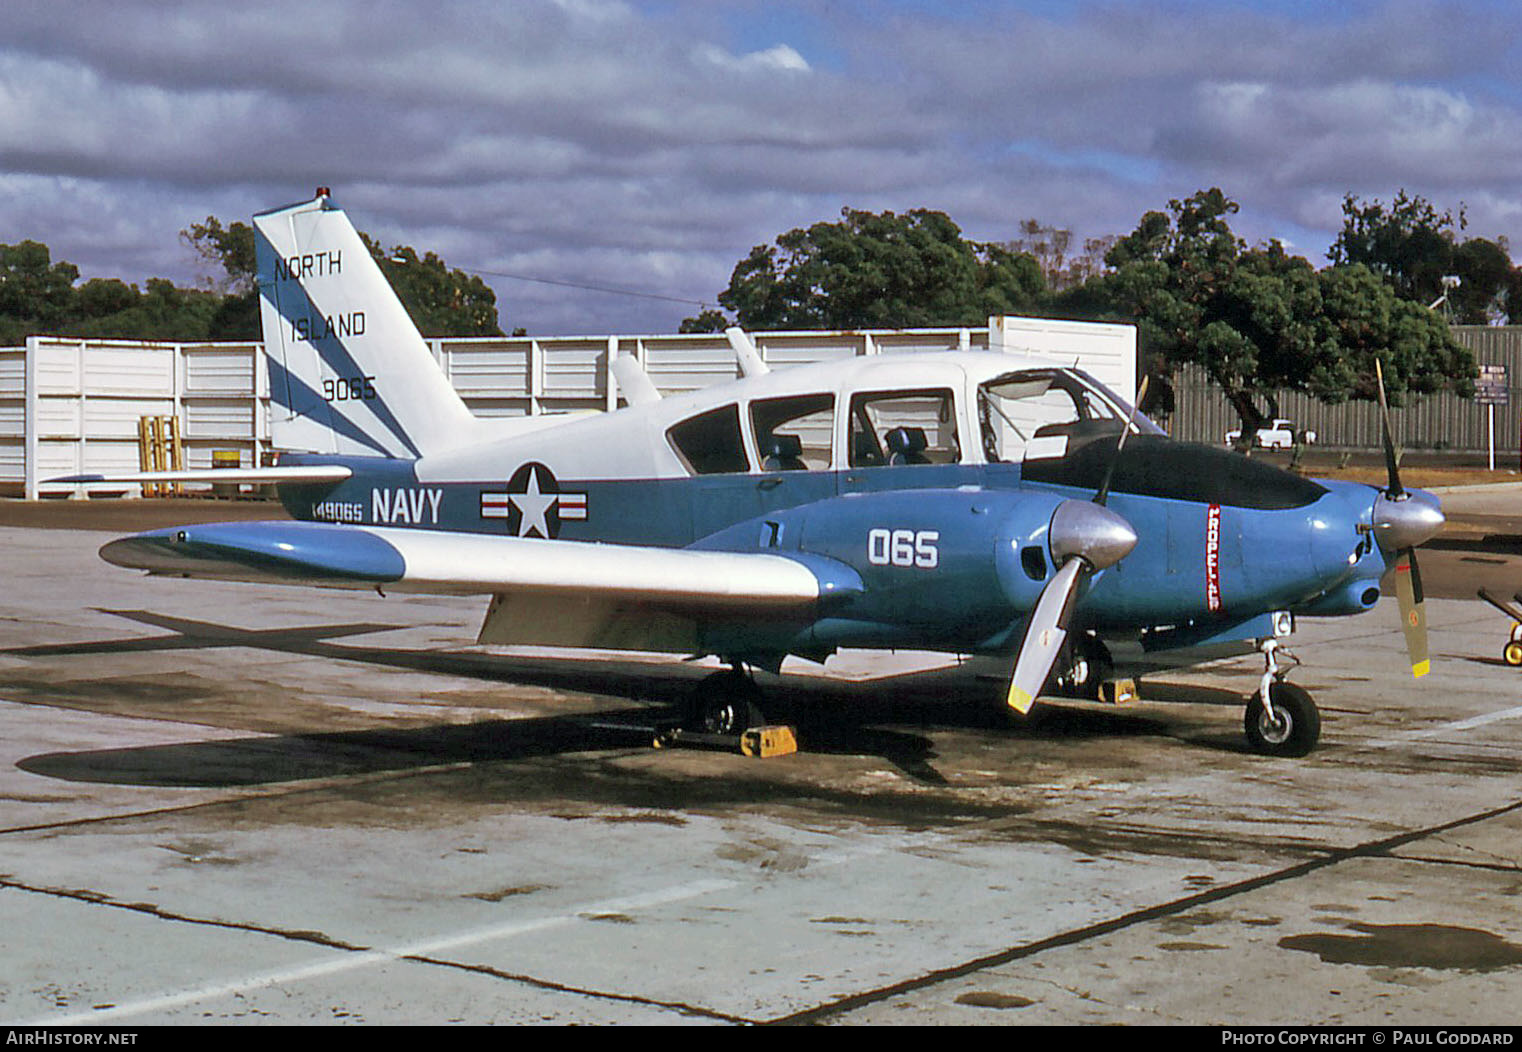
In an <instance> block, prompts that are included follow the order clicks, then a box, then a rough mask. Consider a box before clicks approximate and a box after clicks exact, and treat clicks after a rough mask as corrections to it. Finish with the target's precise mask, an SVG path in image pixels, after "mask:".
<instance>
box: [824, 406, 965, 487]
mask: <svg viewBox="0 0 1522 1052" xmlns="http://www.w3.org/2000/svg"><path fill="white" fill-rule="evenodd" d="M850 449H851V466H852V467H853V468H870V467H888V466H895V465H902V464H956V463H958V462H960V461H961V459H962V447H961V445H960V444H959V443H958V441H957V420H956V402H955V400H954V399H953V398H952V395H951V392H950V391H949V390H925V391H881V392H875V393H871V394H858V395H856V396H855V397H854V398H852V399H851V437H850Z"/></svg>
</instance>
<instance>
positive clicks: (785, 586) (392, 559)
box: [100, 522, 861, 611]
mask: <svg viewBox="0 0 1522 1052" xmlns="http://www.w3.org/2000/svg"><path fill="white" fill-rule="evenodd" d="M100 554H101V557H102V558H103V559H105V560H106V561H107V562H110V563H114V564H116V565H118V566H125V567H129V568H132V569H141V570H147V571H149V572H150V573H156V574H173V575H178V576H185V577H206V578H213V579H219V580H241V581H267V582H276V583H286V584H307V585H319V586H327V587H339V588H343V587H348V588H371V587H377V586H379V587H382V588H386V589H388V590H395V591H400V592H422V593H432V594H448V595H484V594H491V595H495V594H499V593H529V594H535V593H537V594H544V595H562V596H577V595H590V596H597V597H600V598H604V599H624V600H631V601H638V602H644V603H656V604H659V605H661V606H662V607H664V608H667V609H673V608H674V609H690V610H694V611H722V610H725V609H735V610H754V609H756V608H758V607H760V608H766V607H771V608H778V609H785V608H788V607H798V606H803V605H807V604H812V603H814V602H817V601H818V600H819V599H820V598H821V596H826V595H827V596H830V597H843V596H847V595H851V594H854V593H858V592H860V590H861V580H860V578H859V577H857V576H856V574H855V571H853V570H851V568H850V567H848V566H846V565H845V564H843V563H834V562H833V561H830V560H821V559H819V558H817V557H808V562H807V565H806V564H805V562H804V561H802V560H800V559H793V558H789V557H787V556H785V555H779V554H772V553H767V552H723V551H694V550H692V549H673V548H651V547H643V546H636V545H623V544H594V543H589V542H583V541H548V540H538V539H530V538H520V537H499V536H491V535H485V534H472V533H447V532H442V531H434V530H404V529H394V528H388V527H360V526H341V525H334V524H328V523H314V522H251V523H213V524H210V525H205V526H182V527H178V528H173V529H167V530H153V531H151V532H148V533H142V534H138V535H136V536H134V537H126V538H122V539H121V540H116V541H112V542H110V543H109V544H107V545H105V546H104V547H103V548H101V550H100Z"/></svg>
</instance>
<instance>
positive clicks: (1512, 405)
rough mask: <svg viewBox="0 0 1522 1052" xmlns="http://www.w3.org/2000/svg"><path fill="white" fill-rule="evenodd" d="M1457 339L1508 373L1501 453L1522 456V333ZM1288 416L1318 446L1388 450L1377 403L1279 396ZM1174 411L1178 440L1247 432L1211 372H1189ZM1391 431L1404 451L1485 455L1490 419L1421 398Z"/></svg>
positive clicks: (1475, 329)
mask: <svg viewBox="0 0 1522 1052" xmlns="http://www.w3.org/2000/svg"><path fill="white" fill-rule="evenodd" d="M1452 332H1453V336H1454V339H1455V340H1457V341H1458V343H1459V344H1460V345H1461V346H1464V347H1467V348H1469V350H1471V351H1472V352H1473V353H1474V356H1475V359H1476V361H1477V362H1478V363H1479V364H1482V365H1505V366H1506V367H1507V377H1508V384H1509V402H1508V404H1507V405H1504V406H1497V407H1496V410H1495V436H1496V448H1497V451H1498V453H1499V452H1500V451H1503V450H1505V451H1512V450H1515V449H1517V447H1518V442H1519V434H1522V431H1519V428H1522V404H1519V402H1522V326H1515V325H1507V326H1484V325H1456V326H1454V327H1453V329H1452ZM1278 395H1279V410H1280V413H1281V415H1283V416H1285V417H1287V418H1289V419H1290V420H1292V421H1294V424H1295V427H1296V428H1297V429H1298V428H1308V429H1310V430H1312V431H1314V432H1316V443H1317V445H1321V446H1327V447H1330V448H1333V449H1352V450H1372V449H1378V448H1380V446H1381V445H1382V443H1383V439H1382V437H1381V427H1380V421H1379V408H1378V405H1377V404H1376V403H1374V402H1366V401H1365V402H1351V401H1350V402H1344V403H1341V404H1337V405H1327V404H1325V403H1322V402H1320V401H1318V400H1317V399H1315V398H1313V397H1311V396H1310V395H1307V394H1302V393H1299V392H1295V391H1280V392H1279V393H1278ZM1174 398H1175V406H1174V413H1173V416H1172V418H1171V419H1170V420H1169V430H1170V431H1171V432H1172V434H1173V435H1174V437H1175V438H1181V439H1185V440H1187V441H1192V442H1208V443H1212V444H1220V443H1222V442H1224V441H1225V435H1226V432H1227V431H1232V430H1235V429H1237V428H1239V427H1240V426H1241V423H1240V421H1239V420H1238V418H1237V414H1236V411H1235V410H1233V409H1232V408H1231V406H1230V405H1229V404H1228V403H1227V401H1226V398H1225V396H1224V395H1222V394H1221V392H1220V389H1219V388H1218V387H1216V386H1215V385H1214V384H1213V383H1211V382H1210V379H1209V377H1207V376H1206V374H1205V371H1204V370H1203V369H1201V368H1199V367H1198V366H1188V367H1186V368H1184V369H1182V370H1180V371H1179V373H1178V374H1176V376H1175V377H1174ZM1390 417H1391V425H1392V427H1393V428H1394V429H1395V433H1396V440H1397V441H1398V442H1399V443H1400V445H1401V446H1402V447H1403V448H1405V449H1411V450H1432V451H1438V452H1459V453H1469V454H1474V453H1484V452H1485V451H1486V449H1487V443H1488V441H1489V436H1490V430H1489V426H1488V423H1489V413H1488V412H1487V410H1486V407H1485V406H1482V405H1479V404H1478V403H1476V402H1475V401H1474V400H1473V399H1468V398H1460V397H1459V396H1457V395H1455V394H1452V393H1450V392H1441V393H1438V394H1433V395H1415V396H1411V397H1409V398H1407V399H1406V402H1405V405H1403V406H1393V405H1392V406H1391V412H1390Z"/></svg>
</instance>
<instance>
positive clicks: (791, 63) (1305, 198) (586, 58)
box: [0, 0, 1522, 334]
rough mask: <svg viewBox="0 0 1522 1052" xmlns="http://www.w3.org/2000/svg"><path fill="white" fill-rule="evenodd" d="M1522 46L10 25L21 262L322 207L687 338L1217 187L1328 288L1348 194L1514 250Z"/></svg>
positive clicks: (852, 30) (1517, 26) (1241, 219)
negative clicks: (781, 243)
mask: <svg viewBox="0 0 1522 1052" xmlns="http://www.w3.org/2000/svg"><path fill="white" fill-rule="evenodd" d="M1519 32H1522V10H1519V9H1517V8H1516V7H1515V6H1514V5H1513V4H1510V3H1506V2H1495V3H1490V2H1473V3H1469V2H1462V0H1460V2H1446V3H1435V2H1434V3H1415V2H1407V0H1392V2H1382V0H1372V2H1359V0H1351V2H1349V0H1343V2H1341V3H1335V4H1333V3H1324V2H1319V0H1304V2H1297V0H1287V2H1278V3H1272V2H1268V0H1261V2H1251V3H1235V4H1227V3H1221V2H1211V3H1207V2H1203V0H1167V2H1154V3H1122V2H1114V0H1111V2H1084V0H1076V2H1072V3H1058V2H1055V0H1008V2H995V0H962V2H960V3H954V4H946V3H944V2H941V0H935V2H932V0H877V2H867V0H829V2H824V0H769V2H767V0H755V2H741V0H511V2H509V0H497V2H488V0H479V2H466V0H462V2H457V3H452V2H449V0H431V2H428V3H423V2H421V0H409V2H403V0H332V2H329V0H300V2H295V0H292V2H272V3H261V2H258V0H246V2H244V3H241V4H228V3H226V2H225V0H219V2H215V3H193V2H184V3H169V2H152V3H150V2H134V0H99V2H97V0H48V2H33V0H5V3H4V4H3V6H0V242H7V243H13V242H16V241H19V240H22V239H24V238H33V239H36V240H40V241H44V242H46V243H47V244H48V245H49V246H51V247H52V249H53V253H54V258H55V259H58V258H62V259H67V260H69V261H71V262H73V263H75V264H76V265H78V266H79V267H80V269H81V271H82V273H83V275H84V276H85V277H87V278H88V277H120V278H123V279H125V280H127V281H132V282H141V281H143V280H145V279H146V278H148V277H152V276H163V277H169V278H173V279H175V280H176V281H179V282H181V283H192V282H194V281H195V280H196V279H197V276H198V273H199V272H198V264H197V261H196V260H195V258H194V257H193V255H192V253H191V252H190V251H189V249H188V248H186V247H185V246H184V245H183V244H182V243H181V242H180V241H179V239H178V237H177V234H178V232H179V231H180V230H182V229H184V228H185V227H187V226H188V225H190V224H191V223H192V222H195V221H198V220H200V219H203V218H204V217H206V216H207V215H216V216H218V217H220V218H222V219H223V220H224V221H228V222H230V221H232V220H236V219H244V220H246V219H247V217H248V216H249V215H250V214H251V213H253V212H255V211H258V210H261V209H264V208H269V207H274V206H277V205H282V204H286V203H289V202H292V201H296V200H301V199H304V198H306V197H308V196H310V194H311V191H312V189H313V188H314V187H316V186H318V185H327V186H331V187H333V190H334V196H335V199H336V200H337V201H338V202H339V203H340V204H342V205H343V206H344V207H345V208H346V209H347V210H348V211H349V214H350V216H351V217H352V218H353V219H354V221H355V222H356V224H357V225H358V226H359V227H360V228H361V229H364V230H368V231H370V232H371V233H373V234H375V235H377V236H378V237H380V238H381V239H382V241H384V242H385V243H387V244H395V243H406V244H411V245H414V246H416V247H417V248H419V249H420V250H425V249H431V250H434V251H437V252H439V253H440V254H441V255H443V256H444V258H445V259H446V260H447V261H448V262H449V263H450V264H451V265H453V266H459V267H463V268H466V269H471V270H476V271H480V272H490V273H487V274H485V275H484V276H486V277H487V280H488V281H490V283H491V284H492V285H493V287H494V288H495V289H496V290H497V294H498V303H499V309H500V314H501V318H502V322H503V325H504V327H507V328H512V327H516V326H524V327H526V328H527V329H528V330H529V331H530V332H531V333H535V334H555V333H609V332H626V333H634V332H669V331H673V330H674V329H675V327H676V326H677V324H678V323H679V322H680V320H681V319H682V318H683V317H684V316H687V315H690V314H694V313H696V312H697V311H698V310H699V309H701V307H700V303H701V302H702V301H707V302H709V303H712V302H713V301H714V299H715V297H716V296H717V293H718V292H719V291H720V290H721V289H722V288H723V287H724V286H725V285H726V284H727V283H728V280H729V273H730V270H731V269H732V268H733V266H734V264H735V262H736V261H737V260H738V259H740V258H741V257H742V256H744V255H745V254H746V253H747V252H748V251H749V249H750V247H751V246H752V245H755V244H760V243H763V242H768V241H771V240H772V239H774V238H775V237H776V236H777V235H778V234H779V233H781V232H783V231H785V230H788V229H791V228H793V227H796V226H802V225H807V224H809V223H812V222H815V221H818V220H830V219H834V218H836V217H838V215H839V213H840V209H841V208H842V207H846V206H849V207H853V208H864V209H870V210H873V211H879V210H882V209H892V210H895V211H904V210H908V209H912V208H933V209H940V210H943V211H945V212H947V213H948V214H950V215H951V217H952V218H953V219H954V220H956V221H957V223H959V224H960V225H961V227H962V229H963V231H964V233H965V234H966V236H968V237H971V238H974V239H977V240H991V241H998V240H1008V239H1011V238H1014V237H1017V236H1018V233H1019V230H1018V226H1019V223H1020V222H1021V221H1022V220H1024V219H1027V218H1037V219H1040V220H1041V221H1043V222H1045V223H1050V224H1054V225H1058V226H1062V227H1067V228H1070V229H1072V230H1073V231H1074V232H1075V233H1076V234H1077V235H1078V236H1079V237H1080V238H1081V237H1084V236H1097V235H1103V234H1111V233H1125V232H1127V231H1129V230H1130V229H1131V228H1132V227H1133V226H1134V225H1135V223H1136V221H1137V219H1138V218H1139V217H1140V215H1141V214H1142V212H1144V211H1145V210H1147V209H1151V208H1162V207H1164V206H1165V205H1166V203H1167V201H1168V200H1169V199H1170V198H1177V197H1183V196H1186V195H1188V194H1190V193H1192V192H1193V191H1195V190H1197V189H1201V188H1206V187H1210V186H1220V187H1221V188H1222V189H1224V190H1225V191H1226V192H1227V193H1228V194H1229V195H1230V196H1231V197H1233V198H1235V199H1236V200H1237V201H1239V202H1240V203H1241V205H1242V212H1241V214H1240V215H1239V216H1238V218H1237V221H1236V224H1235V225H1236V228H1237V230H1238V232H1239V233H1240V234H1242V235H1243V236H1245V237H1247V238H1248V239H1249V240H1250V241H1258V240H1261V239H1264V238H1269V237H1276V238H1279V239H1281V240H1283V241H1285V242H1286V243H1287V244H1289V245H1291V246H1292V248H1293V249H1294V251H1296V252H1298V253H1300V254H1302V255H1305V256H1306V257H1307V258H1309V259H1311V260H1312V261H1313V262H1316V263H1318V264H1320V263H1323V262H1324V255H1325V252H1326V249H1327V247H1328V246H1329V245H1330V244H1331V242H1332V240H1333V238H1334V237H1335V235H1336V231H1337V229H1338V228H1339V227H1340V225H1341V210H1340V206H1341V201H1342V198H1343V196H1344V195H1345V194H1347V193H1349V192H1352V193H1356V194H1358V195H1360V196H1362V197H1365V198H1379V199H1382V200H1385V201H1388V200H1390V198H1391V197H1393V196H1394V194H1395V193H1396V192H1397V191H1398V190H1400V189H1402V188H1404V189H1406V190H1408V191H1409V192H1412V193H1419V194H1422V195H1425V196H1426V197H1428V198H1429V199H1430V200H1432V201H1433V202H1434V203H1435V204H1437V205H1438V206H1439V207H1440V208H1445V209H1453V210H1455V211H1457V209H1458V208H1459V207H1460V205H1462V206H1464V207H1465V209H1466V210H1467V214H1468V218H1469V230H1468V233H1469V234H1470V235H1475V236H1483V237H1497V236H1506V237H1508V238H1509V239H1510V240H1511V241H1512V242H1513V243H1514V244H1516V245H1518V246H1522V75H1519V74H1518V73H1517V72H1516V70H1517V69H1519V68H1522V67H1519V59H1522V47H1519ZM494 275H495V276H494ZM505 275H517V276H519V277H508V276H505ZM521 277H531V278H539V279H544V280H545V281H558V282H568V283H572V284H578V285H593V286H602V287H611V288H617V289H624V290H634V291H643V292H648V293H652V294H654V295H655V296H658V297H669V298H667V299H661V298H650V297H635V296H625V295H615V294H610V293H607V292H600V291H593V290H589V289H576V288H570V287H565V286H562V285H551V284H544V283H542V282H531V281H524V280H521ZM686 301H694V302H686Z"/></svg>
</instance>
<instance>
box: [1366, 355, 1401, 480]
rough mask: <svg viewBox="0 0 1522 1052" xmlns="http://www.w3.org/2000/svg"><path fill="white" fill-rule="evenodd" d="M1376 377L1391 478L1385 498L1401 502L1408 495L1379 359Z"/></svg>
mask: <svg viewBox="0 0 1522 1052" xmlns="http://www.w3.org/2000/svg"><path fill="white" fill-rule="evenodd" d="M1374 377H1375V379H1376V380H1378V381H1379V413H1380V419H1381V420H1382V421H1383V422H1384V434H1385V471H1386V472H1387V473H1388V475H1389V477H1390V485H1389V486H1388V487H1387V488H1386V489H1385V496H1386V497H1388V498H1390V499H1391V500H1400V499H1401V498H1402V497H1404V496H1405V495H1406V491H1405V490H1404V489H1403V488H1401V484H1400V468H1399V466H1398V465H1397V464H1396V457H1395V431H1394V429H1393V428H1391V426H1390V403H1389V402H1387V401H1386V400H1385V370H1384V368H1383V367H1382V366H1381V365H1380V364H1379V359H1378V358H1375V359H1374Z"/></svg>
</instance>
